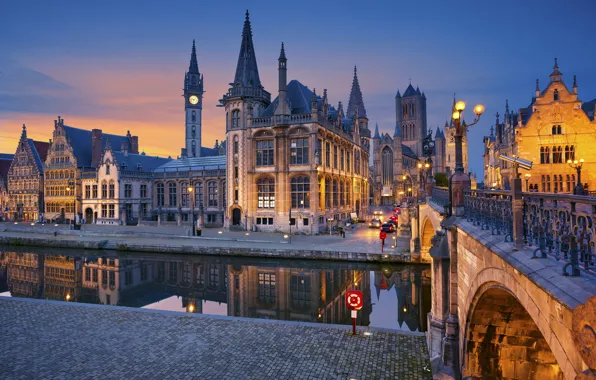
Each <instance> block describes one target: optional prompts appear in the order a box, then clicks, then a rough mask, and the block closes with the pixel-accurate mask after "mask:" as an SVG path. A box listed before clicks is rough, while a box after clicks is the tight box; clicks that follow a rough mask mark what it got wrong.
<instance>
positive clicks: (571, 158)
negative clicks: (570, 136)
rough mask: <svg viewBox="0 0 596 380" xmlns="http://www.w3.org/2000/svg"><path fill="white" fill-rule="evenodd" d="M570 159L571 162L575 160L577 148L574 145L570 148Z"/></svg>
mask: <svg viewBox="0 0 596 380" xmlns="http://www.w3.org/2000/svg"><path fill="white" fill-rule="evenodd" d="M569 159H570V160H571V161H573V160H575V147H574V146H573V145H571V146H570V147H569Z"/></svg>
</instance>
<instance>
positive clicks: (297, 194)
mask: <svg viewBox="0 0 596 380" xmlns="http://www.w3.org/2000/svg"><path fill="white" fill-rule="evenodd" d="M291 188H292V208H298V209H305V208H306V209H308V208H310V179H309V178H308V177H306V176H299V177H294V178H292V181H291Z"/></svg>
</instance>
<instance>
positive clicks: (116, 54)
mask: <svg viewBox="0 0 596 380" xmlns="http://www.w3.org/2000/svg"><path fill="white" fill-rule="evenodd" d="M249 4H250V7H249V11H250V18H251V23H252V30H253V41H254V44H255V51H256V56H257V61H258V65H259V73H260V77H261V82H262V83H263V85H264V86H265V89H267V90H268V91H269V92H271V93H272V94H273V96H276V89H277V57H278V56H279V48H280V44H281V42H282V41H283V42H284V43H285V48H286V49H285V50H286V56H287V58H288V81H289V80H292V79H298V80H300V81H301V82H302V83H303V84H305V85H306V86H308V87H309V88H311V89H312V88H313V87H314V88H316V89H317V90H318V91H320V90H322V89H323V88H327V89H328V94H329V99H330V102H331V103H333V104H337V102H339V101H342V102H343V103H344V104H347V102H348V97H349V92H350V87H351V83H352V75H353V67H354V65H356V66H358V76H359V80H360V87H361V89H362V92H363V98H364V104H365V107H366V110H367V114H368V118H369V126H370V128H371V130H373V131H374V125H375V123H377V122H378V124H379V129H380V130H381V132H387V133H390V134H391V135H393V128H394V126H395V100H394V97H395V94H396V92H397V90H400V91H401V92H402V93H403V91H404V90H405V88H406V87H407V86H408V84H409V83H410V81H411V83H412V85H413V86H419V87H420V89H421V91H424V92H425V94H426V97H427V113H428V127H429V128H432V129H433V130H436V127H437V126H443V125H444V123H445V121H446V120H447V119H448V118H449V117H450V110H451V104H452V102H453V94H454V93H455V94H456V97H457V99H458V100H464V101H466V102H467V103H468V104H469V105H470V109H471V106H472V105H474V104H477V103H482V104H484V105H485V107H486V114H485V115H484V116H483V117H482V119H481V121H480V122H479V123H478V124H477V125H475V126H473V127H471V128H470V131H469V137H468V138H469V146H470V148H469V149H470V152H469V156H470V170H471V171H474V172H476V173H477V175H478V176H481V175H482V159H481V156H482V151H483V148H482V137H483V136H484V135H488V134H489V130H490V127H491V125H494V123H495V114H496V112H499V113H500V114H501V115H502V114H504V108H505V100H506V99H508V100H509V105H510V107H511V108H512V109H514V110H516V109H519V108H522V107H526V106H528V104H529V103H530V101H531V97H532V96H533V94H534V88H535V81H536V79H539V80H540V83H541V88H544V86H545V85H546V84H547V82H548V75H549V74H550V72H551V71H552V66H553V60H554V57H558V58H559V66H560V70H561V71H562V72H563V74H564V77H563V80H564V81H565V82H566V83H568V86H569V87H571V83H572V77H573V75H574V74H575V75H577V82H578V85H579V97H580V99H581V100H582V101H590V100H592V99H594V98H596V70H594V62H596V48H594V44H593V40H594V31H595V30H596V27H595V26H594V25H595V24H594V17H595V16H594V15H596V1H593V0H567V1H553V0H542V1H537V0H524V1H514V0H500V1H482V0H481V1H475V2H472V1H468V0H460V1H457V2H450V1H444V0H426V1H417V2H402V1H393V0H392V1H369V2H364V1H351V0H344V1H341V2H337V1H333V2H332V1H321V2H288V1H251V2H250V3H249ZM454 4H456V5H457V7H454ZM246 5H247V2H245V1H225V2H223V1H217V2H216V1H195V2H189V1H177V0H172V1H168V2H163V1H135V0H130V1H126V2H123V1H112V0H103V1H99V2H90V1H71V0H63V1H60V2H57V1H53V2H48V1H41V0H31V1H16V0H7V1H3V2H1V3H0V152H5V153H13V152H14V151H15V150H16V144H17V141H18V138H19V136H20V133H21V132H20V131H21V125H22V124H23V123H25V124H26V125H27V132H28V136H29V137H30V138H34V139H36V140H43V141H47V140H48V139H50V138H51V135H52V129H53V120H55V119H56V117H57V116H58V115H60V116H62V117H63V118H64V119H65V122H66V124H68V125H71V126H74V127H78V128H85V129H92V128H100V129H102V130H104V132H108V133H116V134H125V133H126V131H128V130H130V132H131V133H132V134H133V135H138V136H139V143H140V148H141V150H142V151H145V152H146V153H147V154H157V155H164V156H168V155H171V156H172V157H176V156H177V155H179V154H180V148H181V147H182V146H183V143H184V100H183V98H182V87H183V83H184V82H183V80H184V73H185V71H186V70H188V64H189V59H190V50H191V46H192V40H193V39H196V41H197V53H198V61H199V70H200V71H201V73H203V75H204V78H205V91H206V93H205V98H204V107H203V145H205V146H213V144H214V143H215V140H216V139H218V140H220V141H221V140H222V139H224V138H225V114H224V111H223V109H222V108H218V107H216V105H217V104H218V99H220V98H221V96H222V95H223V94H224V93H225V92H226V91H227V89H228V87H229V83H230V82H231V81H232V80H233V78H234V71H235V68H236V63H237V59H238V53H239V49H240V41H241V34H242V27H243V22H244V13H245V11H246ZM464 118H465V119H466V121H468V122H470V121H471V119H472V118H473V115H471V114H468V116H466V115H465V114H464Z"/></svg>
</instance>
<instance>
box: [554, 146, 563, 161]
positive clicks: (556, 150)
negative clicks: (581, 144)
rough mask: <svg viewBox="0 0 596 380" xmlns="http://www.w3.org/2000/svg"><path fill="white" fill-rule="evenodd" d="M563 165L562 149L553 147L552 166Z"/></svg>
mask: <svg viewBox="0 0 596 380" xmlns="http://www.w3.org/2000/svg"><path fill="white" fill-rule="evenodd" d="M561 163H563V147H560V146H555V147H553V164H561Z"/></svg>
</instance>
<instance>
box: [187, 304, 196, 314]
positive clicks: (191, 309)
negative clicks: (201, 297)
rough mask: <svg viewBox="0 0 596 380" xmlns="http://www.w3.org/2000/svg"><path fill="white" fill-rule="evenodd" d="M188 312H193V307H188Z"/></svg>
mask: <svg viewBox="0 0 596 380" xmlns="http://www.w3.org/2000/svg"><path fill="white" fill-rule="evenodd" d="M188 311H189V312H191V313H192V312H193V311H195V305H188Z"/></svg>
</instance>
